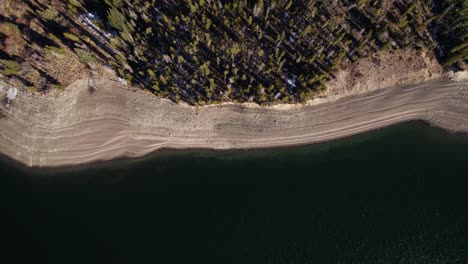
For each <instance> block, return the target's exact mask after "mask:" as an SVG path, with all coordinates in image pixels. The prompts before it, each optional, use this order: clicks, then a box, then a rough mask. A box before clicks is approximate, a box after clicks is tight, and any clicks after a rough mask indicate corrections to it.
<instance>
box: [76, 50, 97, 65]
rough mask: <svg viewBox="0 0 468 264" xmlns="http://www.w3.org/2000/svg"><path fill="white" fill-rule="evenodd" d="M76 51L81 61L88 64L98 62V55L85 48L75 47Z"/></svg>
mask: <svg viewBox="0 0 468 264" xmlns="http://www.w3.org/2000/svg"><path fill="white" fill-rule="evenodd" d="M75 52H76V55H78V58H79V59H80V61H81V62H83V63H88V64H93V63H96V57H95V56H94V54H93V53H91V52H89V51H87V50H84V49H75Z"/></svg>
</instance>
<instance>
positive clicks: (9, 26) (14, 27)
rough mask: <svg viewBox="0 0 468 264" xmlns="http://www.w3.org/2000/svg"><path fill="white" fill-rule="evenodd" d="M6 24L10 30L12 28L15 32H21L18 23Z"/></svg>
mask: <svg viewBox="0 0 468 264" xmlns="http://www.w3.org/2000/svg"><path fill="white" fill-rule="evenodd" d="M4 25H5V26H6V27H7V28H8V30H10V31H11V32H13V33H16V34H19V33H21V31H20V30H19V28H18V25H16V24H13V23H11V22H6V23H5V24H4Z"/></svg>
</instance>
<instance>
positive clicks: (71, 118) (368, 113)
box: [0, 79, 468, 167]
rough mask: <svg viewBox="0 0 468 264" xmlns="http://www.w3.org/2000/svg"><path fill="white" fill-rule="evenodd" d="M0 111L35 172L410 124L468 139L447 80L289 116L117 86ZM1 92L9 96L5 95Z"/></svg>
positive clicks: (461, 105)
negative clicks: (192, 103) (167, 151)
mask: <svg viewBox="0 0 468 264" xmlns="http://www.w3.org/2000/svg"><path fill="white" fill-rule="evenodd" d="M86 84H87V81H86V80H81V81H77V82H75V83H74V84H72V85H71V86H70V87H68V88H67V89H66V91H65V92H63V93H61V94H59V95H57V96H56V97H50V96H48V97H46V96H44V97H43V96H35V95H32V94H21V95H19V96H18V98H17V99H16V100H15V102H14V103H13V104H12V105H11V106H10V107H9V108H6V107H4V106H1V110H2V113H3V117H2V118H0V152H1V153H3V154H5V155H7V156H9V157H11V158H13V159H14V160H17V161H19V162H21V163H24V164H27V165H28V166H41V167H43V166H45V167H58V166H70V165H80V164H84V163H91V162H95V161H104V160H111V159H114V158H121V157H141V156H144V155H146V154H149V153H151V152H153V151H155V150H157V149H161V148H173V149H187V148H204V149H251V148H270V147H282V146H291V145H302V144H311V143H318V142H323V141H329V140H333V139H337V138H342V137H346V136H350V135H355V134H358V133H363V132H366V131H370V130H374V129H378V128H382V127H385V126H389V125H392V124H396V123H401V122H405V121H411V120H425V121H427V122H429V123H431V124H433V125H436V126H439V127H442V128H445V129H447V130H450V131H456V132H468V81H462V82H452V81H449V80H447V79H440V80H435V81H430V82H425V83H422V84H419V85H411V86H394V87H390V88H384V89H379V90H376V91H373V92H370V93H366V94H360V95H351V96H346V97H343V98H340V99H338V100H336V101H334V102H323V103H320V104H315V105H311V106H304V107H297V108H296V107H294V108H292V109H289V110H280V109H275V108H258V107H246V106H243V105H219V106H210V107H203V108H198V109H197V108H194V107H188V106H182V105H174V104H172V103H170V102H167V101H165V100H161V99H159V98H156V97H154V96H148V95H147V94H145V93H141V92H134V91H130V90H126V89H123V88H120V86H119V85H118V84H117V83H116V82H113V81H109V80H99V81H96V86H97V90H96V91H95V92H93V93H90V92H89V91H88V90H87V85H86ZM3 93H4V92H3V91H0V94H3Z"/></svg>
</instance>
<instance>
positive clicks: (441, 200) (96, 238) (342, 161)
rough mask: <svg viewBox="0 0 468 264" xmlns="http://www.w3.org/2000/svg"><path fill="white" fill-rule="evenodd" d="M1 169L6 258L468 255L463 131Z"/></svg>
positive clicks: (402, 258)
mask: <svg viewBox="0 0 468 264" xmlns="http://www.w3.org/2000/svg"><path fill="white" fill-rule="evenodd" d="M0 175H1V176H0V182H1V185H0V186H2V188H3V190H2V194H6V198H5V199H2V200H3V206H2V212H3V213H2V220H4V221H5V220H6V223H5V224H4V225H2V229H3V230H2V232H1V233H2V240H3V241H4V242H6V245H7V246H6V247H5V246H4V249H5V252H7V253H8V254H6V255H4V256H3V257H2V258H6V259H5V261H2V262H3V263H32V262H34V263H36V262H38V263H51V262H54V263H57V262H60V263H91V262H99V263H114V262H127V263H148V262H151V263H467V262H468V135H466V134H450V133H447V132H445V131H442V130H440V129H436V128H431V127H428V126H427V125H425V124H423V123H422V122H410V123H405V124H400V125H396V126H392V127H389V128H385V129H381V130H378V131H373V132H369V133H366V134H362V135H358V136H354V137H350V138H346V139H341V140H337V141H332V142H328V143H322V144H316V145H311V146H302V147H291V148H283V149H270V150H248V151H221V152H217V151H202V150H187V151H171V150H167V151H160V152H156V153H154V154H152V155H150V156H148V157H145V158H141V159H135V160H117V161H113V162H105V163H99V164H93V165H89V166H85V167H79V168H70V169H36V168H25V167H23V166H21V165H18V164H16V163H13V162H11V161H8V160H5V159H2V160H0Z"/></svg>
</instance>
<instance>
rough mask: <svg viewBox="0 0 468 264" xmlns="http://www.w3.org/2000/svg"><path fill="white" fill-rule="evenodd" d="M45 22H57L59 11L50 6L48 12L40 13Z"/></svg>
mask: <svg viewBox="0 0 468 264" xmlns="http://www.w3.org/2000/svg"><path fill="white" fill-rule="evenodd" d="M37 13H38V14H39V15H40V16H41V17H42V18H43V19H44V20H48V21H51V20H55V19H56V18H57V17H58V15H59V13H58V11H57V9H56V8H55V7H54V6H49V8H47V9H46V10H44V11H38V12H37Z"/></svg>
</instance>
